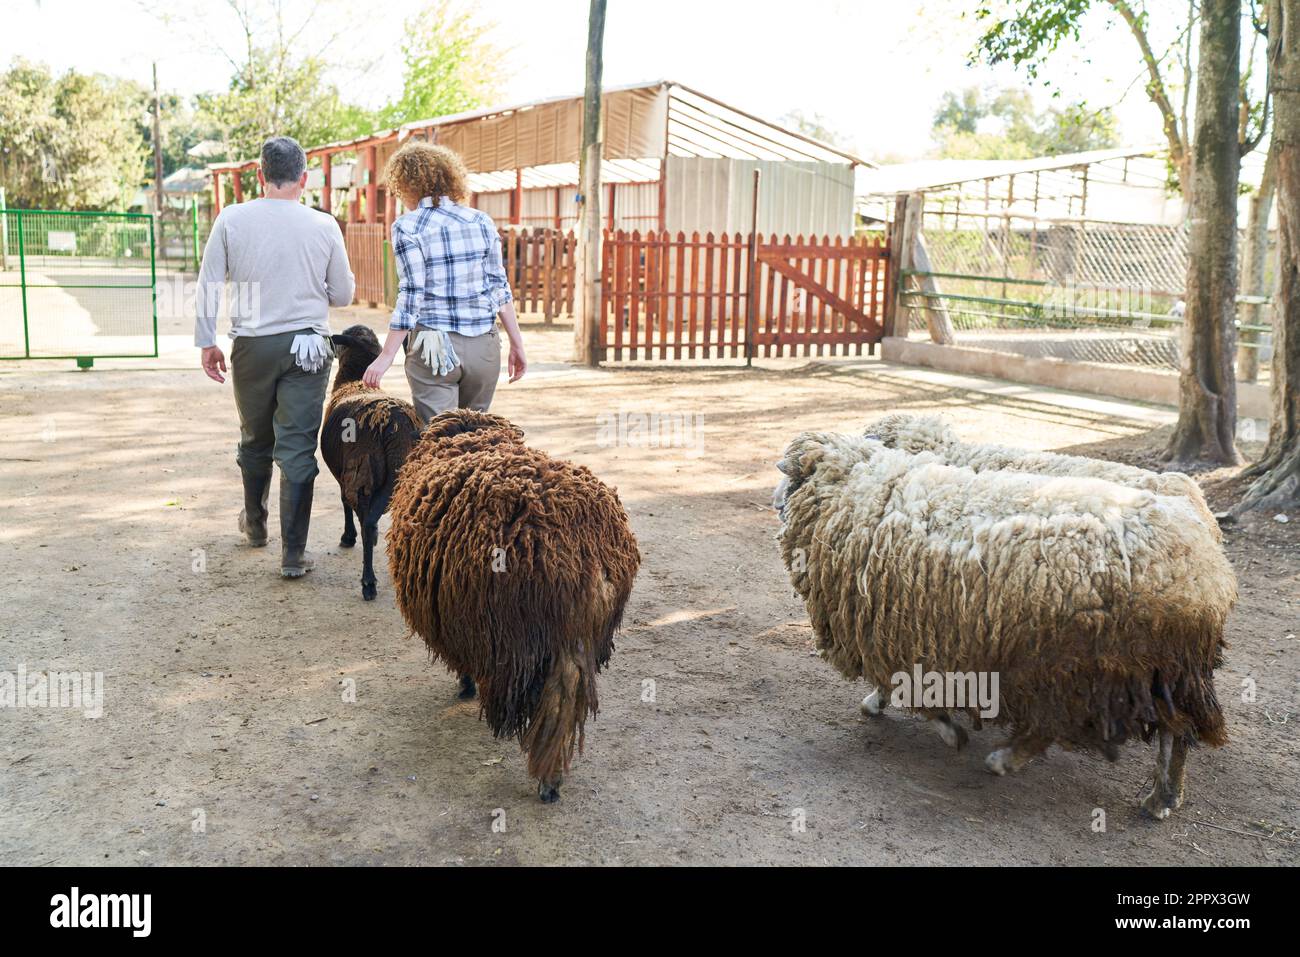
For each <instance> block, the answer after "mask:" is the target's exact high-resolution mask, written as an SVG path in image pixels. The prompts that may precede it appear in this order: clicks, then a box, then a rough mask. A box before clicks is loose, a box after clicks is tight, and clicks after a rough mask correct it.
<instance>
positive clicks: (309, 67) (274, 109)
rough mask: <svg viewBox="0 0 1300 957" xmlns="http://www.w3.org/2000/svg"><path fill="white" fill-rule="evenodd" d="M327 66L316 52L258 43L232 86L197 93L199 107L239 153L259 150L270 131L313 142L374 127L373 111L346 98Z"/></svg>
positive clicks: (235, 153) (234, 152) (253, 153)
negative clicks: (294, 53)
mask: <svg viewBox="0 0 1300 957" xmlns="http://www.w3.org/2000/svg"><path fill="white" fill-rule="evenodd" d="M326 72H327V68H326V64H325V62H324V60H322V59H320V58H318V57H312V56H308V57H302V58H295V57H293V56H292V55H290V54H289V53H288V52H287V51H285V50H281V49H278V48H277V47H275V46H269V47H259V46H254V47H252V48H251V49H250V51H249V58H248V61H247V63H244V64H242V65H241V66H240V67H239V68H238V69H237V70H236V71H235V73H234V75H233V76H232V77H231V79H230V87H229V88H228V89H226V90H224V91H222V92H219V93H206V94H200V95H199V96H198V97H197V103H198V113H199V116H200V118H201V119H202V120H203V121H204V122H209V123H212V124H214V125H216V126H218V127H219V128H221V129H223V130H225V132H226V142H227V144H228V145H229V148H230V149H229V151H230V154H231V155H232V156H237V157H241V158H242V157H249V156H256V155H257V153H258V150H260V149H261V146H262V143H263V142H265V141H266V139H267V137H269V136H292V137H293V138H294V139H296V140H298V142H300V143H302V144H303V145H304V146H312V145H315V144H317V143H328V142H330V141H332V140H340V139H349V138H352V137H356V136H362V135H364V134H366V133H370V132H373V131H374V129H375V127H376V126H377V125H378V124H377V121H376V119H375V117H374V115H373V114H372V113H370V112H369V111H367V110H364V109H362V108H361V107H358V106H354V105H352V104H349V103H346V102H344V101H343V98H342V96H341V95H340V94H339V91H338V88H337V87H336V86H334V84H332V83H330V82H329V81H328V80H327V79H326Z"/></svg>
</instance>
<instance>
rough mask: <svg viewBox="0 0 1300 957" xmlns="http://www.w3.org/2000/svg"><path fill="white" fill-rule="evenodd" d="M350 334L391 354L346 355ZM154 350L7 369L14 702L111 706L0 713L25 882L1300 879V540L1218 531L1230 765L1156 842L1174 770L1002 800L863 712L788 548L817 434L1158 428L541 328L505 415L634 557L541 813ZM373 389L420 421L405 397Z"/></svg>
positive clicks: (977, 777) (1081, 441)
mask: <svg viewBox="0 0 1300 957" xmlns="http://www.w3.org/2000/svg"><path fill="white" fill-rule="evenodd" d="M358 316H360V317H362V318H364V319H365V320H366V321H367V322H369V323H371V324H372V325H373V326H374V327H376V328H381V327H382V325H383V323H384V317H383V316H382V315H381V314H379V313H377V312H372V311H367V310H342V311H340V314H339V315H336V316H335V319H334V327H335V328H336V329H341V328H342V327H343V325H345V324H348V323H350V322H351V321H355V319H356V318H357V317H358ZM165 331H166V332H167V333H168V334H169V337H170V338H169V339H168V341H169V342H171V345H172V348H171V349H170V351H167V354H166V355H165V356H164V358H163V359H161V360H155V361H152V362H136V363H129V362H121V363H106V362H101V363H99V364H98V365H97V368H96V369H95V370H94V371H92V372H86V373H79V372H76V371H74V370H72V369H71V363H36V364H30V365H29V364H17V363H14V364H9V365H7V366H6V367H5V368H3V369H0V396H3V401H0V485H2V488H0V503H3V505H2V506H0V507H2V508H3V516H4V518H3V523H2V526H0V581H2V582H3V583H4V584H3V589H4V591H3V594H4V601H3V615H0V652H2V654H0V671H5V670H8V671H11V672H12V671H15V670H16V669H17V667H18V666H19V665H20V664H21V665H25V667H26V669H27V670H28V672H29V673H30V672H36V671H41V670H45V669H56V670H69V671H70V670H77V671H98V672H103V673H104V675H105V683H106V692H105V701H104V714H103V716H102V717H99V718H88V717H84V716H83V715H82V714H81V713H80V712H78V711H75V710H71V709H61V708H43V709H42V708H28V709H18V710H9V709H5V710H3V711H0V863H3V864H94V863H105V864H255V863H261V864H329V863H344V864H491V863H502V864H512V863H525V864H715V863H726V864H823V863H828V864H1046V863H1054V864H1080V865H1108V864H1173V863H1177V864H1190V865H1202V864H1203V865H1223V864H1296V863H1300V848H1298V842H1300V788H1298V787H1297V783H1298V782H1300V763H1298V762H1297V756H1298V754H1297V752H1298V750H1300V749H1298V747H1297V739H1296V730H1297V727H1300V716H1298V715H1297V712H1300V703H1298V702H1300V698H1298V691H1297V675H1300V639H1297V632H1300V548H1298V547H1297V544H1298V542H1300V514H1295V515H1292V516H1290V518H1291V519H1292V521H1291V522H1290V523H1288V524H1282V523H1279V522H1276V521H1274V520H1273V518H1272V517H1271V516H1269V515H1265V516H1259V517H1256V518H1251V519H1249V520H1248V521H1247V522H1245V523H1243V524H1242V525H1238V526H1235V527H1234V528H1232V529H1231V530H1230V531H1228V533H1227V540H1226V544H1227V549H1228V552H1229V554H1230V555H1231V557H1232V560H1233V562H1234V564H1235V566H1236V568H1237V572H1238V574H1239V576H1240V581H1241V601H1240V603H1239V605H1238V606H1237V609H1236V611H1235V613H1234V614H1233V616H1232V618H1231V620H1230V622H1229V635H1228V640H1229V643H1230V650H1229V652H1228V655H1227V661H1226V664H1225V666H1224V668H1223V669H1222V670H1221V671H1220V672H1219V675H1218V688H1219V694H1220V697H1221V700H1222V702H1223V704H1224V707H1225V710H1226V712H1227V717H1228V724H1229V729H1230V734H1231V736H1232V743H1231V744H1230V745H1229V746H1228V747H1226V748H1223V749H1221V750H1218V751H1209V752H1197V753H1194V754H1193V756H1192V758H1191V760H1190V763H1189V772H1188V800H1187V804H1186V805H1185V807H1184V809H1183V810H1182V811H1181V812H1179V813H1177V814H1175V816H1174V817H1173V818H1172V819H1171V820H1169V821H1167V822H1165V823H1162V824H1157V823H1153V822H1150V821H1147V820H1145V819H1143V818H1141V817H1140V816H1139V814H1138V811H1137V801H1138V798H1139V796H1140V794H1141V792H1143V791H1144V789H1145V788H1146V787H1147V785H1148V782H1149V780H1150V776H1151V771H1152V766H1153V764H1154V756H1153V752H1152V749H1151V748H1150V747H1146V746H1141V745H1130V746H1129V747H1128V748H1127V749H1126V750H1125V752H1124V756H1123V759H1122V760H1121V761H1120V762H1119V763H1117V764H1107V763H1106V762H1104V761H1103V760H1101V759H1100V758H1098V757H1095V756H1088V755H1078V754H1067V753H1064V752H1061V751H1060V750H1058V749H1053V750H1052V751H1051V752H1049V754H1048V755H1047V756H1046V757H1045V758H1043V759H1040V760H1039V761H1037V762H1035V763H1034V764H1032V765H1031V766H1030V767H1028V768H1027V769H1025V770H1024V771H1023V772H1022V773H1021V774H1020V775H1019V776H1017V777H1009V778H995V777H993V776H991V775H989V774H988V773H987V772H986V771H985V770H984V767H983V758H984V755H985V753H986V752H987V751H989V750H991V749H992V747H994V746H995V744H996V743H998V742H999V741H1000V737H999V735H998V732H997V731H996V730H994V729H990V730H986V731H984V732H983V733H979V734H973V735H972V741H971V746H970V747H968V748H967V749H966V750H964V751H961V752H953V751H950V750H949V749H948V748H946V747H945V746H944V745H943V743H942V742H941V741H940V739H939V737H938V735H937V734H935V733H934V731H933V730H932V729H931V728H929V727H927V725H926V723H925V722H924V721H922V720H920V719H918V718H915V717H911V716H908V715H903V714H897V713H894V714H889V715H888V716H887V717H885V718H883V719H877V720H867V719H865V718H863V717H861V716H860V715H859V713H858V707H857V705H858V701H859V700H860V698H861V696H862V695H863V694H864V692H865V688H864V687H863V686H862V685H860V684H859V685H851V684H849V683H847V682H845V681H843V680H842V679H841V678H840V677H839V676H838V675H837V674H836V673H835V672H834V671H832V669H831V668H830V667H829V666H828V665H826V664H825V663H823V662H822V661H820V660H819V659H818V658H817V656H816V655H815V654H814V652H813V650H812V644H811V632H810V630H809V626H808V621H807V616H806V615H805V613H804V610H803V608H802V606H801V603H800V601H799V600H798V598H797V597H796V596H795V595H794V594H793V591H792V589H791V587H790V585H789V581H788V578H787V576H786V573H785V571H784V570H783V568H782V565H781V560H780V556H779V554H778V550H777V548H776V545H775V541H774V535H775V532H776V529H777V520H776V515H775V513H774V512H773V511H772V510H771V508H770V506H769V504H768V503H769V497H770V493H771V488H772V486H773V484H774V481H775V479H776V477H777V473H776V472H775V470H774V468H773V466H772V463H773V462H774V461H775V460H776V458H777V457H778V454H779V452H780V450H781V449H782V447H783V446H784V444H785V443H786V442H787V441H788V440H789V439H790V438H791V437H792V436H793V435H794V434H795V433H797V432H799V431H800V430H803V429H808V428H822V429H841V430H857V429H859V428H860V427H861V426H862V425H863V424H864V423H865V422H866V421H867V420H869V419H870V418H871V417H873V416H875V415H877V414H882V413H884V412H887V411H890V410H913V411H928V410H937V411H942V412H943V413H944V414H945V415H947V416H949V418H950V420H951V421H952V423H953V425H954V426H955V427H956V428H957V429H958V430H959V432H960V433H961V434H962V435H964V436H966V437H969V438H971V439H975V440H989V441H992V440H998V441H1004V442H1008V443H1012V444H1017V445H1022V446H1027V447H1032V448H1043V449H1060V448H1071V449H1074V450H1080V451H1086V452H1088V453H1089V454H1095V455H1103V456H1111V457H1117V458H1127V459H1130V460H1132V459H1138V460H1141V459H1142V457H1143V456H1144V455H1148V454H1149V452H1150V450H1151V449H1153V448H1156V447H1157V446H1158V443H1159V441H1160V437H1161V435H1162V434H1163V430H1164V429H1165V427H1167V425H1168V423H1169V422H1170V421H1171V420H1172V414H1171V412H1170V410H1167V409H1156V408H1153V407H1142V406H1134V405H1124V404H1120V403H1114V402H1104V401H1100V400H1097V399H1095V398H1084V397H1079V396H1071V395H1069V394H1066V393H1053V392H1050V391H1047V390H1041V389H1032V388H1029V387H1022V386H1013V385H1010V384H1008V383H1000V382H996V381H992V380H987V381H984V382H971V381H969V380H956V379H955V378H954V377H951V376H943V375H940V374H937V373H932V372H927V371H924V370H910V369H904V368H900V367H894V366H885V365H882V364H881V363H879V362H878V361H876V360H874V359H865V358H864V359H862V360H818V359H816V358H810V359H806V360H805V359H800V360H795V361H786V362H780V363H778V362H768V363H761V362H760V365H761V366H764V367H761V368H755V369H752V370H746V369H743V368H739V367H734V366H732V367H719V366H713V367H691V368H682V367H677V368H664V367H659V368H650V367H631V368H618V369H602V370H598V371H587V370H577V369H574V368H571V367H570V366H569V365H567V363H566V362H565V359H567V357H568V353H569V342H570V331H569V329H568V327H564V326H560V327H557V328H555V329H553V330H543V329H542V328H541V327H539V326H529V327H528V329H527V330H526V335H527V337H528V342H529V346H530V353H531V354H530V358H531V360H532V368H531V371H530V374H529V376H528V377H527V378H526V379H525V380H524V381H523V382H521V383H519V384H516V385H513V386H508V387H506V386H503V387H502V388H501V389H500V390H499V392H498V398H497V402H496V404H495V406H494V411H498V412H501V413H503V414H505V415H507V416H509V417H510V418H511V419H513V420H515V421H516V422H518V423H519V424H520V425H522V426H523V427H524V428H525V429H526V430H527V432H528V436H529V440H530V441H531V442H532V443H533V444H535V445H536V446H538V447H540V448H542V449H545V450H546V451H548V452H550V453H552V454H554V455H557V456H562V457H566V458H571V459H573V460H575V461H577V462H581V463H583V464H585V465H587V466H589V467H591V468H592V469H593V470H594V471H595V472H596V473H597V474H599V475H600V476H602V477H603V478H604V479H605V480H606V481H607V482H608V483H610V484H611V485H614V486H616V487H617V488H618V491H619V494H620V496H621V497H622V500H623V502H624V504H625V506H626V507H627V509H628V512H629V514H630V515H631V520H632V524H633V527H634V529H635V532H636V534H637V537H638V539H639V540H640V544H641V550H642V554H643V564H642V567H641V572H640V576H639V578H638V580H637V584H636V588H635V590H634V592H633V595H632V599H631V602H630V605H629V607H628V609H627V615H626V627H625V630H624V632H623V634H622V636H621V638H620V639H619V640H618V642H617V650H616V652H615V654H614V657H613V660H612V663H611V667H610V669H609V670H608V671H607V672H606V673H605V674H604V675H603V676H602V678H601V703H602V710H601V713H600V716H599V717H598V718H597V719H596V720H595V721H594V722H593V723H590V724H589V725H588V729H587V731H588V733H587V750H586V754H585V755H584V756H583V757H582V758H581V759H579V761H578V763H577V764H576V766H575V768H574V771H573V774H572V775H571V776H570V778H569V779H568V780H567V782H566V784H565V786H564V788H563V791H562V795H563V796H562V800H561V801H560V802H559V803H558V804H555V805H549V806H547V805H542V804H540V803H539V802H538V801H537V799H536V797H535V794H534V788H533V786H532V783H531V782H530V780H529V779H528V778H527V776H526V774H525V772H524V767H523V761H522V758H521V755H520V754H519V750H518V747H517V745H516V744H515V743H514V742H513V741H495V740H493V738H492V737H491V735H490V733H489V732H488V730H487V728H486V726H485V725H484V724H483V723H481V722H480V721H479V720H478V717H477V705H476V704H474V703H459V702H457V700H456V697H455V692H456V686H455V681H454V679H453V677H452V676H450V675H448V674H446V673H445V672H444V671H443V670H442V669H441V668H440V667H437V666H432V665H430V663H429V661H428V659H427V656H426V654H425V651H424V648H423V646H422V645H421V644H420V642H419V641H418V640H413V639H410V638H408V637H407V635H406V633H405V630H404V628H403V625H402V622H401V619H400V616H399V614H398V612H397V610H396V608H395V606H394V604H393V600H392V587H391V584H390V582H389V580H388V576H387V569H386V562H384V561H383V560H379V561H377V562H376V565H377V568H378V570H379V589H380V593H379V600H378V601H375V602H373V603H363V602H362V601H361V598H360V588H359V579H360V555H359V554H358V553H357V552H358V550H351V551H349V550H343V549H340V548H339V547H338V545H337V542H338V537H339V533H340V530H341V527H342V515H341V509H340V506H339V504H338V499H337V495H336V494H335V486H334V482H333V479H332V478H331V477H330V476H329V474H328V472H327V471H325V470H324V468H323V467H322V474H321V478H320V480H319V483H318V492H317V496H316V508H315V512H314V519H313V525H312V530H311V542H310V545H311V549H312V551H313V552H314V553H315V554H316V556H317V558H318V569H317V571H315V572H314V573H313V574H311V575H309V576H308V577H307V578H305V579H303V580H301V581H295V582H286V581H281V580H280V579H279V577H278V576H277V574H276V560H277V556H278V535H276V534H275V532H274V531H273V534H272V541H271V548H269V549H266V550H252V549H248V548H246V547H243V546H242V545H241V544H240V540H239V537H238V536H237V534H236V532H235V514H236V512H237V511H238V508H239V505H240V494H241V493H240V486H239V478H238V471H237V468H236V466H235V461H234V449H235V441H236V438H237V427H236V418H235V410H234V406H233V401H232V399H231V395H230V387H229V385H227V386H225V387H220V386H217V385H215V384H214V383H211V382H209V381H207V380H206V379H205V378H204V377H203V376H202V374H201V373H200V372H199V370H198V368H197V353H196V352H195V351H193V350H189V349H188V348H186V346H185V344H184V341H183V339H182V338H181V336H183V330H182V329H181V328H180V326H179V325H176V324H173V326H169V327H168V328H167V329H166V330H165ZM386 385H387V387H388V388H389V389H391V390H392V391H393V392H395V393H397V394H400V395H403V396H405V395H407V394H408V392H407V388H406V383H405V379H404V377H403V376H402V375H401V373H400V370H396V369H395V370H394V371H393V372H392V373H390V375H389V377H388V379H387V382H386ZM971 386H978V387H979V389H978V390H972V389H971V388H970V387H971ZM620 411H624V412H660V413H685V414H689V415H696V414H702V415H703V417H704V419H703V441H702V444H701V445H700V446H699V447H698V448H687V449H681V448H676V449H647V448H631V447H606V446H604V445H602V444H601V442H600V440H599V433H598V416H599V415H600V414H602V413H615V414H616V413H618V412H620ZM1251 450H1255V451H1257V450H1258V447H1257V446H1248V447H1247V451H1251ZM1207 480H1208V481H1209V482H1210V483H1211V492H1212V494H1213V493H1215V490H1216V489H1218V490H1219V491H1222V492H1223V494H1228V493H1229V492H1230V489H1227V487H1226V486H1224V484H1223V483H1224V482H1225V481H1229V482H1230V476H1227V475H1212V476H1209V477H1207ZM1214 483H1219V484H1217V485H1216V484H1214ZM1225 489H1227V490H1226V491H1225ZM274 501H275V496H274V495H273V496H272V502H274ZM272 517H273V523H272V528H273V529H275V528H276V525H275V517H274V506H273V516H272ZM386 526H387V520H385V522H384V525H383V526H381V530H382V528H386ZM646 679H653V682H654V692H655V693H654V700H653V701H645V700H643V688H644V687H645V684H644V682H645V681H646ZM1247 679H1249V680H1251V681H1253V682H1254V683H1255V686H1256V688H1257V694H1256V696H1255V700H1254V701H1252V702H1247V701H1243V694H1242V684H1243V681H1245V680H1247ZM350 689H355V701H349V700H346V698H348V697H349V695H348V692H349V690H350ZM1097 809H1100V810H1101V811H1104V813H1105V825H1106V826H1105V830H1104V832H1098V831H1096V830H1094V822H1095V821H1096V820H1097V816H1096V813H1095V812H1096V810H1097ZM800 821H803V822H804V823H805V825H806V826H805V827H804V828H800V827H799V826H798V825H799V822H800Z"/></svg>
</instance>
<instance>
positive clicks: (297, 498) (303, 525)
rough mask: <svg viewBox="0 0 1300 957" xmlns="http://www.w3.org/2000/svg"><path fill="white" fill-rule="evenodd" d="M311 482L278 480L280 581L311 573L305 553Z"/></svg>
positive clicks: (309, 520)
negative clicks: (281, 577) (282, 578)
mask: <svg viewBox="0 0 1300 957" xmlns="http://www.w3.org/2000/svg"><path fill="white" fill-rule="evenodd" d="M314 482H315V479H310V480H308V481H306V482H288V481H285V478H284V475H281V476H280V542H281V545H280V547H281V552H280V574H281V576H283V577H284V578H301V577H302V576H303V575H305V574H307V573H308V572H309V571H311V570H312V566H313V562H312V561H311V559H309V558H308V557H307V556H306V554H305V552H306V550H307V528H308V526H310V525H311V493H312V484H313V483H314Z"/></svg>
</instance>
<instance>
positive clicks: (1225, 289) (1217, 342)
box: [1165, 0, 1241, 465]
mask: <svg viewBox="0 0 1300 957" xmlns="http://www.w3.org/2000/svg"><path fill="white" fill-rule="evenodd" d="M1240 55H1241V0H1203V2H1202V3H1201V35H1200V69H1199V71H1198V76H1197V82H1196V136H1195V139H1194V140H1193V144H1192V206H1191V209H1192V216H1191V234H1190V237H1189V243H1188V250H1187V254H1188V267H1187V312H1186V315H1185V318H1184V324H1183V341H1182V362H1181V366H1182V368H1181V374H1180V376H1179V402H1178V425H1177V426H1176V427H1175V428H1174V435H1173V438H1172V439H1171V440H1170V442H1169V447H1168V448H1167V449H1166V450H1165V458H1166V460H1168V461H1170V462H1172V463H1174V464H1176V465H1190V464H1192V463H1194V462H1209V463H1213V464H1219V465H1233V464H1236V463H1237V462H1240V461H1241V458H1240V456H1238V454H1237V447H1236V443H1235V441H1234V433H1235V431H1236V426H1237V381H1236V377H1235V374H1234V369H1233V361H1234V359H1235V358H1236V346H1237V329H1236V325H1235V320H1236V309H1237V302H1236V300H1237V177H1238V174H1239V172H1240V169H1241V153H1240V147H1239V146H1238V143H1237V92H1238V86H1239V80H1240V69H1241V67H1240V63H1239V59H1240Z"/></svg>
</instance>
